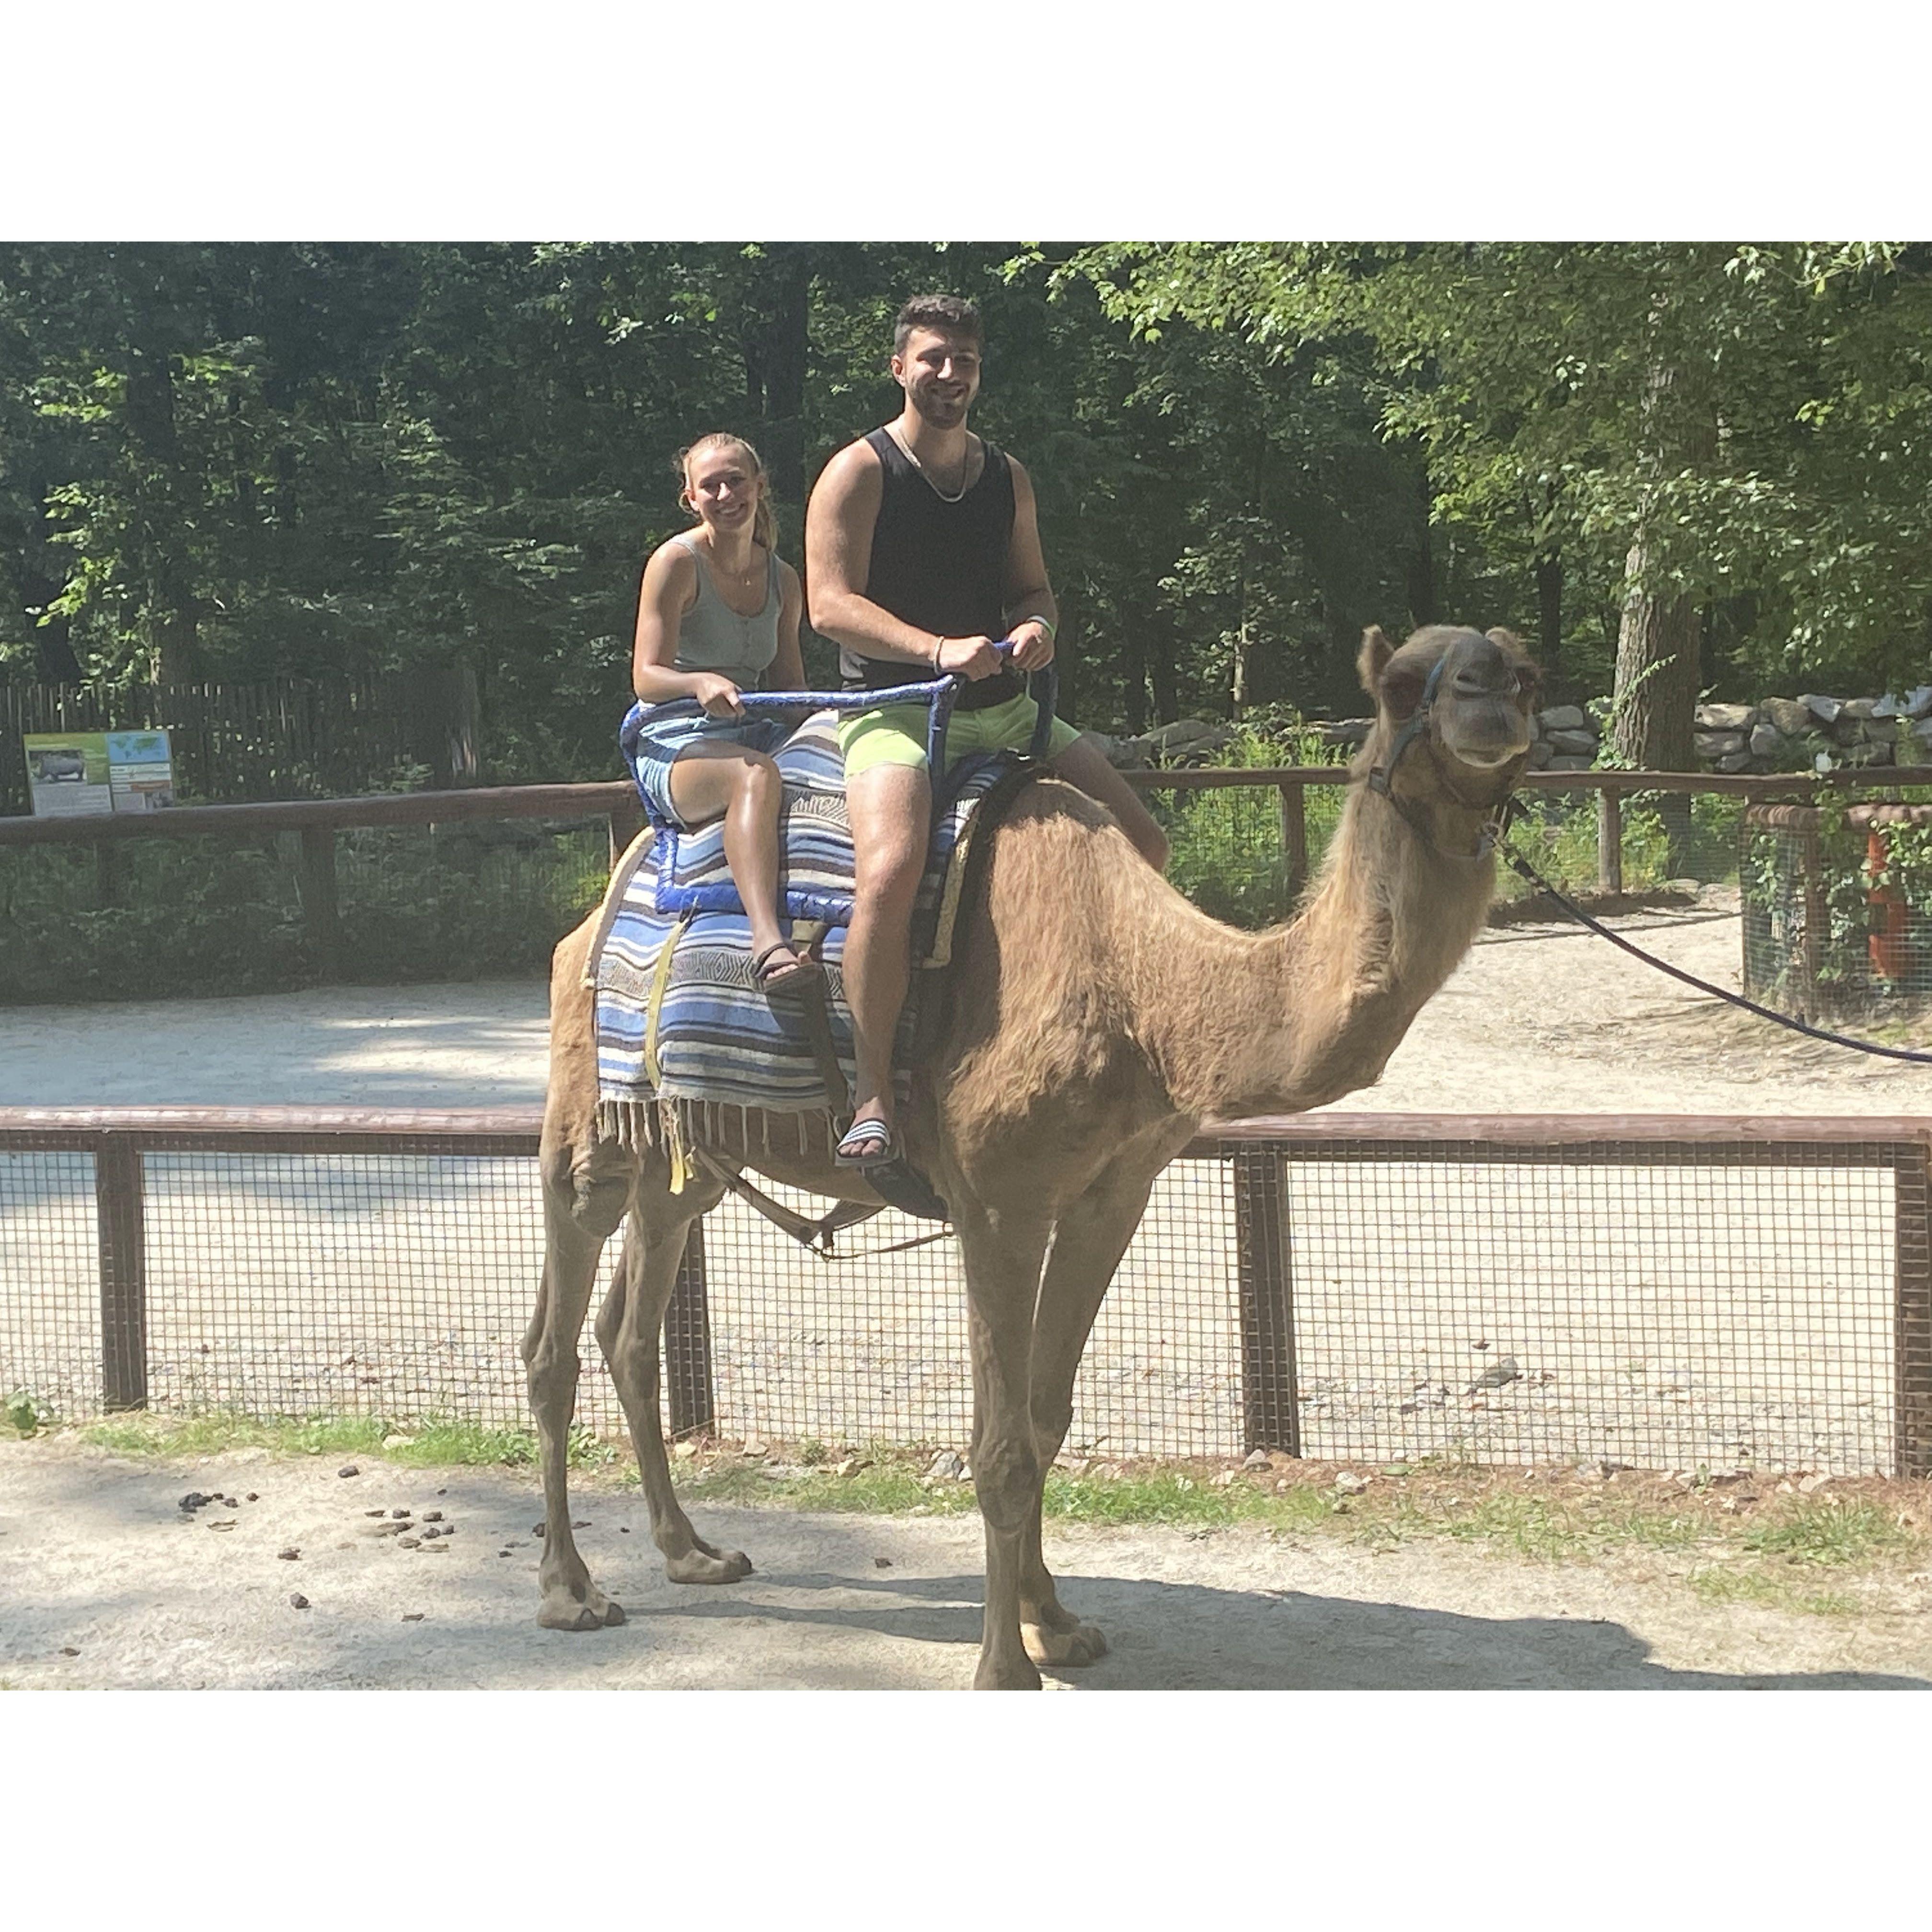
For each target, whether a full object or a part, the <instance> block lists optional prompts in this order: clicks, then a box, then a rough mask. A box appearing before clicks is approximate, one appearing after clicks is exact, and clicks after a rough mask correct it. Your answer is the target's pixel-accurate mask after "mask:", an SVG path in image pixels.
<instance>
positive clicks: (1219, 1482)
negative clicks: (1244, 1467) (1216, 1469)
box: [1214, 1469, 1241, 1490]
mask: <svg viewBox="0 0 1932 1932" xmlns="http://www.w3.org/2000/svg"><path fill="white" fill-rule="evenodd" d="M1239 1481H1241V1471H1240V1470H1238V1469H1223V1471H1222V1472H1221V1473H1220V1475H1218V1476H1217V1477H1216V1478H1214V1487H1215V1488H1216V1489H1217V1490H1226V1489H1231V1488H1232V1487H1233V1486H1234V1485H1235V1484H1236V1483H1238V1482H1239Z"/></svg>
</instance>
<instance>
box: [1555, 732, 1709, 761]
mask: <svg viewBox="0 0 1932 1932" xmlns="http://www.w3.org/2000/svg"><path fill="white" fill-rule="evenodd" d="M1739 742H1740V743H1742V742H1743V741H1742V739H1740V740H1739ZM1549 743H1550V753H1551V755H1552V756H1553V757H1562V756H1563V755H1564V754H1565V753H1566V752H1567V753H1568V754H1571V756H1572V757H1582V756H1583V755H1584V754H1586V753H1587V754H1589V756H1591V757H1595V755H1596V751H1597V737H1596V733H1595V732H1592V731H1552V732H1551V733H1550V737H1549Z"/></svg>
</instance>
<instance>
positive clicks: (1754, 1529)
mask: <svg viewBox="0 0 1932 1932" xmlns="http://www.w3.org/2000/svg"><path fill="white" fill-rule="evenodd" d="M1906 1540H1907V1539H1906V1535H1905V1532H1903V1530H1901V1529H1900V1528H1899V1526H1897V1523H1894V1522H1893V1521H1892V1520H1891V1518H1890V1517H1888V1516H1887V1515H1886V1514H1885V1512H1884V1511H1882V1510H1881V1509H1880V1508H1878V1507H1877V1505H1876V1504H1873V1503H1868V1502H1849V1503H1841V1502H1835V1501H1830V1500H1828V1501H1826V1502H1822V1503H1820V1502H1808V1503H1805V1504H1803V1505H1800V1506H1799V1508H1796V1509H1793V1510H1791V1511H1787V1513H1786V1514H1784V1515H1782V1516H1781V1517H1777V1518H1775V1520H1772V1521H1770V1522H1768V1523H1753V1524H1752V1525H1751V1526H1750V1528H1749V1529H1747V1530H1746V1531H1745V1533H1744V1536H1743V1538H1742V1541H1743V1544H1744V1547H1745V1548H1746V1549H1747V1550H1750V1551H1751V1552H1752V1553H1754V1555H1757V1556H1781V1557H1782V1558H1784V1561H1785V1562H1787V1563H1800V1564H1810V1565H1820V1566H1822V1565H1840V1564H1847V1563H1863V1562H1869V1561H1870V1559H1872V1558H1873V1557H1874V1556H1882V1555H1884V1554H1885V1553H1888V1552H1889V1551H1891V1550H1896V1549H1897V1548H1898V1547H1900V1545H1901V1544H1903V1543H1905V1542H1906Z"/></svg>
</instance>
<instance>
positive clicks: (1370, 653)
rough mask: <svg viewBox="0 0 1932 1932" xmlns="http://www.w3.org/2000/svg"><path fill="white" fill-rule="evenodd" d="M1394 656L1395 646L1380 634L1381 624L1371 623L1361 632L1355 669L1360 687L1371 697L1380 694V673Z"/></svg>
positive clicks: (1386, 668)
mask: <svg viewBox="0 0 1932 1932" xmlns="http://www.w3.org/2000/svg"><path fill="white" fill-rule="evenodd" d="M1394 655H1395V646H1394V645H1393V644H1392V643H1390V642H1389V640H1388V638H1386V637H1384V636H1383V635H1382V626H1381V625H1379V624H1371V625H1370V626H1369V628H1367V630H1366V631H1364V632H1363V633H1362V649H1361V655H1360V656H1358V658H1356V660H1355V669H1356V670H1357V672H1358V673H1359V674H1360V675H1361V680H1362V688H1363V689H1364V691H1367V693H1368V694H1369V695H1370V697H1380V696H1381V695H1382V673H1383V672H1384V671H1385V670H1388V661H1389V659H1390V658H1392V657H1394Z"/></svg>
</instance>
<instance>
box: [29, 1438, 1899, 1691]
mask: <svg viewBox="0 0 1932 1932" xmlns="http://www.w3.org/2000/svg"><path fill="white" fill-rule="evenodd" d="M344 1466H347V1467H354V1468H356V1469H357V1470H358V1471H359V1473H358V1474H357V1475H355V1476H353V1477H350V1478H344V1477H342V1476H341V1475H338V1473H337V1472H338V1469H339V1468H341V1467H344ZM190 1491H193V1492H196V1493H202V1494H212V1495H214V1496H215V1498H216V1499H217V1500H216V1501H215V1502H214V1503H212V1504H211V1505H209V1506H208V1507H206V1508H202V1509H199V1510H196V1511H193V1512H191V1513H187V1512H184V1511H182V1510H181V1508H180V1507H179V1503H180V1499H181V1497H182V1496H183V1495H184V1494H185V1493H188V1492H190ZM251 1492H252V1493H253V1496H254V1500H252V1501H251V1500H249V1497H250V1495H251ZM230 1496H232V1497H233V1498H234V1499H235V1507H234V1508H233V1509H229V1508H227V1507H226V1498H228V1497H230ZM574 1500H575V1506H576V1511H577V1519H578V1520H580V1521H581V1522H583V1523H584V1524H585V1525H586V1527H585V1528H584V1529H582V1530H580V1532H578V1534H579V1538H580V1544H581V1546H582V1547H583V1550H584V1553H585V1555H586V1559H588V1561H589V1563H590V1564H591V1566H592V1571H593V1572H594V1574H595V1575H596V1576H597V1577H598V1580H599V1581H600V1582H601V1583H602V1584H603V1585H604V1587H605V1588H606V1589H608V1590H610V1592H612V1594H613V1595H615V1596H616V1598H617V1599H618V1600H619V1601H620V1602H622V1604H624V1605H625V1607H626V1609H627V1610H628V1613H629V1619H630V1620H629V1621H628V1622H627V1623H626V1624H625V1625H622V1626H621V1627H620V1628H616V1629H613V1630H606V1631H598V1632H595V1633H592V1634H586V1635H566V1634H562V1633H560V1632H557V1631H542V1630H539V1629H538V1628H536V1625H535V1622H534V1620H533V1618H534V1607H535V1567H536V1548H535V1539H534V1538H533V1537H532V1535H531V1529H532V1525H533V1524H534V1523H535V1521H536V1520H537V1517H538V1514H539V1512H540V1505H539V1503H538V1493H537V1484H536V1480H535V1476H534V1475H532V1474H530V1473H529V1472H499V1471H478V1470H473V1469H463V1470H449V1471H446V1472H431V1471H425V1470H421V1469H398V1468H395V1467H394V1466H390V1465H388V1464H386V1463H383V1462H381V1461H380V1460H369V1459H366V1458H365V1459H362V1460H359V1461H358V1462H357V1463H355V1464H353V1465H344V1464H341V1463H339V1462H338V1460H337V1459H336V1458H335V1457H319V1458H318V1457H296V1458H293V1459H290V1458H278V1457H272V1456H269V1454H266V1452H260V1451H257V1452H241V1453H237V1454H230V1455H226V1456H222V1457H205V1458H200V1459H196V1460H184V1461H180V1462H175V1463H166V1462H162V1463H157V1462H154V1461H150V1460H139V1461H136V1460H129V1459H125V1458H121V1457H114V1456H111V1455H109V1454H105V1453H104V1452H102V1451H97V1450H93V1449H89V1448H86V1447H84V1446H83V1445H79V1444H77V1443H75V1442H72V1441H71V1440H68V1439H62V1438H52V1439H49V1438H42V1439H37V1440H35V1441H33V1442H9V1443H7V1444H5V1445H0V1610H4V1615H0V1685H7V1686H10V1687H12V1688H17V1689H43V1688H69V1689H79V1688H87V1689H97V1690H112V1689H132V1688H154V1689H199V1688H227V1689H239V1690H271V1689H280V1690H301V1689H308V1690H324V1689H356V1688H362V1689H394V1690H410V1689H422V1690H427V1689H471V1690H542V1689H553V1688H572V1689H585V1688H598V1689H606V1688H607V1689H646V1688H651V1689H693V1690H694V1689H727V1688H728V1689H743V1690H768V1689H778V1688H798V1689H805V1688H816V1689H842V1688H880V1689H907V1690H910V1689H934V1690H942V1689H960V1688H965V1686H966V1685H967V1684H968V1682H970V1680H971V1676H972V1671H973V1664H974V1655H975V1652H976V1649H977V1644H978V1642H979V1628H980V1610H979V1605H980V1562H981V1550H980V1532H979V1527H978V1525H977V1521H975V1520H973V1519H971V1518H955V1519H943V1520H942V1519H932V1518H924V1519H918V1518H908V1517H883V1518H877V1517H858V1516H847V1515H810V1516H808V1515H801V1514H793V1513H791V1512H788V1511H777V1510H757V1509H749V1508H726V1507H713V1506H706V1508H703V1510H702V1511H701V1512H700V1517H701V1526H702V1527H703V1529H705V1530H706V1532H708V1533H710V1534H712V1535H714V1536H716V1537H718V1538H722V1539H724V1541H727V1542H728V1543H730V1544H733V1546H735V1547H742V1548H744V1549H745V1550H748V1551H749V1552H750V1553H751V1556H752V1559H753V1561H754V1562H755V1563H756V1564H757V1566H758V1567H757V1571H756V1572H755V1573H754V1574H753V1575H752V1576H751V1577H750V1578H749V1579H748V1580H746V1581H745V1583H742V1584H739V1585H736V1586H732V1587H730V1588H729V1589H721V1590H717V1591H705V1590H698V1589H679V1587H677V1586H673V1585H671V1584H669V1583H666V1582H665V1581H664V1577H663V1571H662V1569H661V1566H660V1565H659V1563H658V1560H657V1556H656V1553H655V1550H653V1549H652V1547H651V1544H650V1543H649V1538H648V1529H647V1523H646V1517H645V1513H644V1511H643V1506H642V1504H641V1503H640V1501H639V1500H638V1499H637V1495H636V1493H635V1492H634V1491H619V1490H611V1489H607V1488H600V1487H597V1486H595V1485H594V1484H579V1485H578V1487H577V1489H576V1490H575V1491H574ZM398 1509H402V1510H405V1511H408V1512H410V1516H409V1521H410V1524H411V1526H412V1527H413V1532H414V1535H416V1537H417V1538H421V1537H422V1530H423V1529H424V1528H425V1527H431V1528H440V1527H443V1526H444V1525H447V1526H449V1527H450V1528H451V1529H452V1530H453V1532H454V1534H453V1535H449V1536H447V1537H442V1538H432V1539H430V1540H429V1541H425V1542H419V1547H417V1548H416V1549H414V1550H410V1549H406V1548H404V1547H402V1545H403V1544H404V1541H405V1540H406V1538H405V1536H404V1535H378V1534H377V1533H375V1532H377V1530H378V1529H380V1526H382V1525H383V1524H385V1523H395V1522H397V1521H398V1520H400V1519H398V1518H396V1517H395V1516H394V1515H393V1514H392V1512H393V1511H396V1510H398ZM374 1511H383V1513H384V1514H383V1515H382V1516H381V1517H377V1516H376V1515H374V1514H371V1512H374ZM431 1511H440V1513H441V1521H440V1522H439V1523H435V1524H431V1523H429V1521H428V1517H429V1513H430V1512H431ZM224 1525H232V1527H223V1526H224ZM505 1548H508V1550H510V1554H509V1555H508V1556H502V1555H500V1554H499V1552H500V1551H502V1550H504V1549H505ZM285 1550H295V1551H296V1552H298V1553H299V1554H297V1555H296V1556H293V1557H285V1556H283V1555H282V1554H281V1553H282V1552H284V1551H285ZM432 1552H434V1553H432ZM1048 1555H1049V1560H1051V1561H1052V1562H1053V1563H1054V1564H1055V1567H1056V1569H1057V1571H1058V1574H1059V1575H1060V1577H1061V1582H1062V1588H1063V1591H1064V1595H1065V1597H1066V1598H1067V1601H1068V1602H1069V1603H1070V1604H1073V1606H1075V1607H1076V1608H1077V1609H1078V1610H1079V1611H1080V1612H1081V1613H1082V1615H1083V1616H1088V1617H1089V1618H1091V1619H1092V1620H1094V1622H1097V1623H1098V1624H1100V1626H1101V1627H1102V1628H1103V1630H1104V1631H1106V1634H1107V1636H1108V1639H1109V1643H1110V1644H1111V1645H1112V1654H1111V1655H1109V1656H1108V1657H1107V1658H1105V1659H1103V1661H1102V1662H1101V1663H1100V1664H1098V1665H1097V1666H1095V1667H1093V1668H1092V1669H1091V1670H1086V1671H1084V1672H1081V1673H1066V1674H1065V1675H1064V1676H1062V1677H1060V1678H1058V1679H1052V1680H1050V1682H1055V1683H1057V1684H1058V1685H1061V1686H1063V1687H1064V1688H1079V1689H1082V1690H1090V1689H1091V1690H1154V1689H1196V1690H1263V1689H1281V1690H1289V1689H1327V1690H1352V1689H1367V1688H1379V1689H1408V1690H1428V1689H1450V1688H1456V1689H1464V1690H1480V1689H1504V1688H1542V1689H1557V1688H1563V1689H1658V1690H1673V1689H1677V1690H1691V1689H1718V1688H1739V1689H1745V1688H1755V1689H1765V1688H1820V1689H1851V1688H1870V1689H1884V1688H1900V1689H1902V1688H1932V1615H1928V1611H1932V1595H1928V1594H1927V1592H1925V1591H1924V1589H1919V1590H1918V1592H1917V1593H1916V1596H1915V1598H1908V1599H1906V1600H1904V1601H1903V1602H1902V1604H1901V1606H1900V1607H1898V1608H1897V1609H1895V1610H1892V1611H1891V1612H1889V1613H1879V1614H1868V1615H1864V1616H1858V1617H1856V1618H1850V1617H1843V1616H1836V1617H1821V1616H1799V1615H1793V1614H1790V1613H1784V1612H1781V1611H1778V1610H1769V1609H1766V1608H1763V1607H1758V1606H1755V1605H1749V1604H1718V1605H1709V1604H1703V1603H1702V1602H1700V1601H1699V1600H1698V1599H1697V1598H1695V1597H1694V1596H1693V1595H1691V1593H1690V1592H1688V1590H1686V1589H1685V1588H1684V1587H1683V1586H1682V1584H1681V1583H1679V1582H1678V1581H1676V1580H1674V1579H1673V1577H1670V1576H1668V1575H1665V1574H1659V1565H1658V1562H1656V1560H1655V1559H1654V1558H1651V1559H1643V1560H1642V1561H1628V1562H1627V1561H1621V1560H1612V1561H1607V1562H1602V1563H1598V1564H1593V1565H1589V1566H1588V1567H1585V1566H1582V1565H1569V1566H1559V1565H1550V1564H1542V1565H1532V1564H1529V1563H1527V1562H1517V1561H1514V1560H1512V1559H1509V1558H1508V1557H1506V1556H1500V1555H1499V1554H1496V1553H1494V1552H1493V1551H1489V1550H1483V1549H1481V1548H1478V1547H1451V1546H1448V1545H1445V1544H1442V1543H1439V1542H1433V1541H1420V1542H1415V1543H1412V1544H1401V1545H1399V1546H1397V1547H1395V1548H1394V1549H1392V1550H1388V1552H1386V1553H1382V1554H1371V1553H1370V1552H1368V1551H1367V1550H1363V1549H1361V1548H1359V1547H1352V1546H1349V1545H1346V1544H1342V1543H1340V1542H1339V1541H1330V1540H1328V1539H1327V1538H1324V1537H1320V1536H1314V1537H1310V1538H1306V1539H1278V1538H1273V1537H1271V1536H1269V1535H1266V1534H1264V1533H1261V1532H1253V1531H1246V1530H1228V1531H1223V1532H1217V1533H1215V1534H1212V1535H1205V1536H1204V1535H1199V1534H1198V1533H1197V1534H1196V1535H1189V1534H1187V1533H1186V1532H1181V1531H1178V1530H1169V1529H1090V1528H1050V1529H1049V1541H1048ZM297 1595H299V1596H302V1597H304V1598H306V1599H307V1601H308V1607H307V1608H306V1609H297V1608H296V1607H294V1606H293V1604H292V1602H291V1601H290V1600H291V1598H293V1597H295V1596H297Z"/></svg>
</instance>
